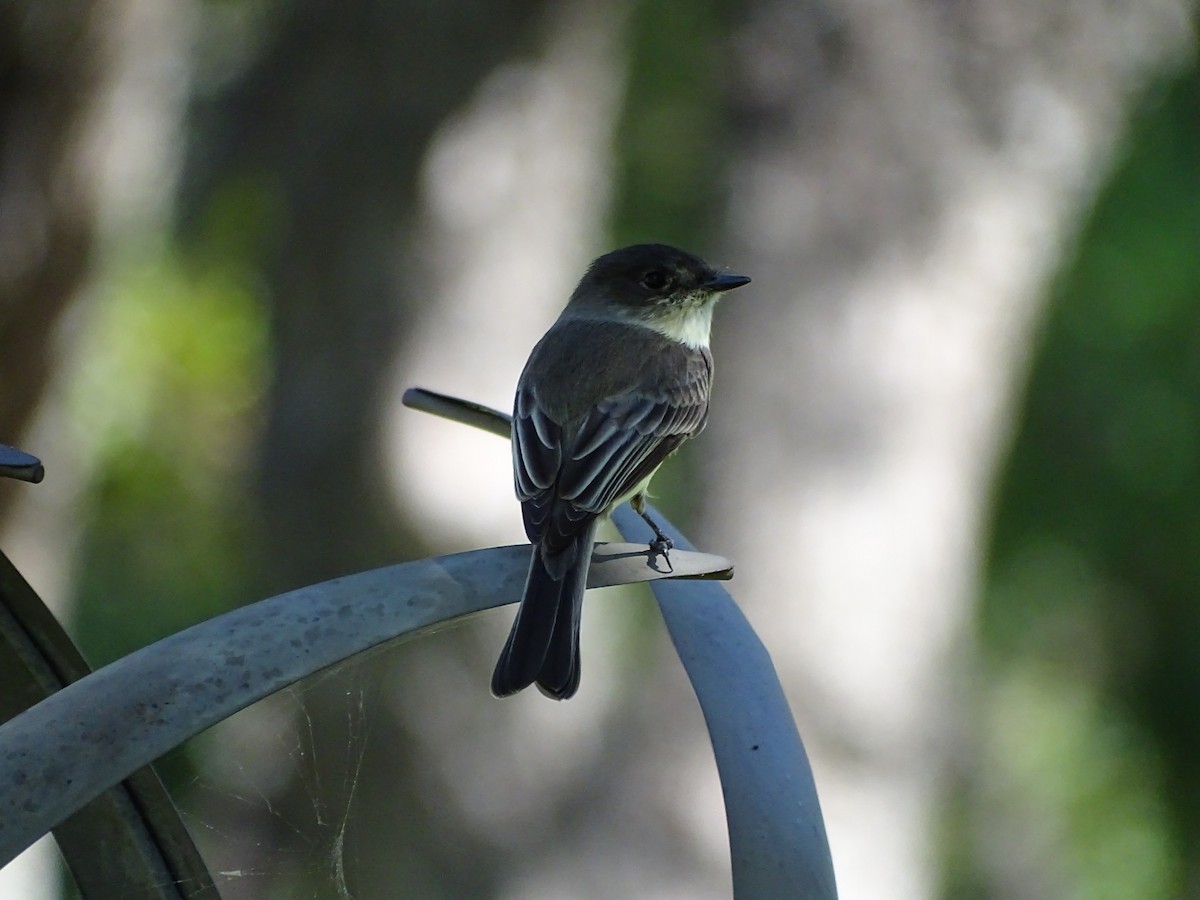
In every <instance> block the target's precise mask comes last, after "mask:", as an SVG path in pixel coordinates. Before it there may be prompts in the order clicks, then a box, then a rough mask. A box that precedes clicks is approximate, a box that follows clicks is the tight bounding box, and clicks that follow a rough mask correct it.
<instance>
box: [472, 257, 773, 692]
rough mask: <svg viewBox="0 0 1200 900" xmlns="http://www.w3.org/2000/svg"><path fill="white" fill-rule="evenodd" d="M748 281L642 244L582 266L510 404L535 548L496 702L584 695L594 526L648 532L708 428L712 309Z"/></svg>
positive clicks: (496, 676) (516, 462) (662, 548)
mask: <svg viewBox="0 0 1200 900" xmlns="http://www.w3.org/2000/svg"><path fill="white" fill-rule="evenodd" d="M749 282H750V279H749V278H748V277H746V276H744V275H733V274H729V273H726V272H723V271H719V270H718V269H715V268H713V267H712V266H710V265H709V264H708V263H706V262H704V261H703V260H702V259H700V258H699V257H697V256H695V255H693V254H691V253H688V252H686V251H684V250H680V249H678V248H676V247H670V246H667V245H665V244H636V245H633V246H630V247H624V248H622V249H619V250H614V251H612V252H611V253H607V254H605V255H603V256H601V257H599V258H598V259H596V260H595V261H593V262H592V264H591V265H590V266H589V267H588V269H587V271H586V273H585V274H584V275H583V277H582V279H580V281H579V284H578V286H577V287H576V288H575V290H574V292H573V293H572V294H571V297H570V299H569V301H568V302H567V305H566V307H565V308H564V309H563V311H562V313H561V315H559V317H558V319H557V320H556V321H555V322H554V324H553V325H552V326H551V327H550V329H549V331H547V332H546V334H545V335H544V336H543V337H542V339H541V340H540V341H539V342H538V343H537V345H536V346H535V347H534V348H533V351H532V352H531V353H530V355H529V360H528V362H526V364H525V368H524V370H523V371H522V373H521V377H520V379H519V380H518V383H517V390H516V397H515V398H514V401H513V417H512V456H513V481H514V485H515V488H516V494H517V499H518V500H519V501H520V503H521V514H522V519H523V522H524V525H525V533H526V535H527V537H528V538H529V541H530V543H531V544H532V545H533V550H532V553H531V556H530V561H529V570H528V574H527V575H526V579H525V588H524V594H523V597H522V600H521V603H520V606H519V607H518V609H517V615H516V618H515V619H514V620H513V624H512V628H511V631H510V632H509V635H508V640H507V641H506V643H505V645H504V649H503V650H502V651H501V653H500V658H499V660H498V661H497V663H496V668H495V671H494V672H493V674H492V682H491V689H492V694H493V695H494V696H496V697H507V696H510V695H512V694H515V693H517V692H518V691H521V690H523V689H524V688H526V687H529V686H530V685H531V684H536V685H537V687H538V689H539V690H540V691H541V692H542V693H543V694H545V695H546V696H547V697H551V698H553V699H557V700H566V699H568V698H570V697H572V696H574V695H575V693H576V692H577V691H578V689H579V680H580V662H579V626H580V620H581V616H582V606H583V594H584V591H585V589H586V587H587V573H588V566H589V563H590V561H591V554H592V545H593V541H594V540H595V535H596V529H597V526H598V525H599V523H600V522H601V521H602V520H603V519H604V518H605V517H606V516H607V515H608V514H609V513H610V512H611V511H612V510H613V509H615V508H616V507H617V506H619V505H620V504H621V503H623V502H625V501H626V500H628V501H630V504H631V506H632V507H633V508H634V510H636V511H637V512H638V513H639V514H640V515H641V516H642V518H643V519H645V520H646V522H647V524H648V525H649V526H650V527H651V529H652V530H653V531H654V534H655V539H654V541H653V542H652V543H651V544H650V545H649V549H650V551H651V552H652V553H655V552H656V553H660V554H662V555H663V557H664V559H666V560H667V562H668V564H669V555H668V554H669V551H670V549H671V542H670V539H669V538H667V536H666V535H664V534H663V532H662V531H661V529H659V527H658V525H657V524H656V523H655V522H654V521H653V519H651V518H650V516H648V515H647V514H646V511H645V503H646V489H647V486H648V484H649V482H650V479H651V477H652V476H653V475H654V473H655V472H656V471H657V470H658V468H659V466H660V465H662V463H663V461H664V460H665V459H666V458H667V457H669V456H670V455H671V454H672V453H674V452H675V451H676V450H677V449H678V448H679V446H680V445H681V444H682V443H683V442H684V441H686V440H688V439H689V438H692V437H695V436H696V435H697V434H699V433H700V432H701V431H702V430H703V429H704V426H705V423H706V422H707V420H708V400H709V393H710V391H711V388H712V378H713V358H712V353H711V351H710V350H709V333H710V330H711V326H712V316H713V308H714V306H715V305H716V302H717V300H718V299H719V298H720V297H722V296H723V295H724V294H725V293H726V292H728V291H731V290H733V289H734V288H738V287H741V286H742V285H745V284H748V283H749Z"/></svg>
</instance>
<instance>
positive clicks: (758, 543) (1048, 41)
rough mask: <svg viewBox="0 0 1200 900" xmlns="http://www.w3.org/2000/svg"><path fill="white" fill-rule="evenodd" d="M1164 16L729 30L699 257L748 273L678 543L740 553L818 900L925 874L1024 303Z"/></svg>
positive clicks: (1166, 35) (925, 887)
mask: <svg viewBox="0 0 1200 900" xmlns="http://www.w3.org/2000/svg"><path fill="white" fill-rule="evenodd" d="M1187 17H1188V13H1187V9H1186V8H1185V4H1183V3H1179V2H1170V0H1162V2H1151V3H1144V2H1140V0H1125V2H1120V3H1115V4H1114V3H1105V2H1099V0H1089V2H1084V3H1074V4H1069V5H1062V4H1043V3H1038V2H1026V0H1010V2H1005V3H994V2H968V3H958V4H945V3H928V2H912V0H910V2H900V3H891V4H884V5H880V4H877V3H868V2H862V0H847V2H844V3H838V4H824V3H809V2H778V0H764V2H758V3H751V4H749V5H748V6H747V8H746V20H745V24H744V26H743V27H742V28H740V29H739V30H738V32H737V33H736V35H735V36H734V39H733V41H732V46H733V51H734V53H735V54H736V57H737V61H738V63H739V65H740V79H739V83H738V84H737V85H735V86H734V87H733V90H732V97H733V100H734V105H735V109H736V116H737V120H738V125H739V127H738V129H737V134H738V136H739V138H740V141H741V146H740V149H739V152H738V154H737V157H736V160H735V162H734V167H733V177H732V198H733V199H732V207H731V208H732V213H731V217H730V220H729V222H728V239H727V241H726V247H727V249H728V254H727V258H728V260H729V261H730V262H731V263H734V264H735V265H736V266H737V269H738V271H742V270H744V271H746V272H748V273H749V274H751V275H752V276H753V277H754V279H755V282H754V286H753V287H751V288H750V289H748V293H747V294H746V295H745V296H744V297H738V298H737V299H735V300H731V301H730V302H729V305H728V308H726V309H723V310H722V318H721V319H720V321H719V322H718V326H717V338H716V340H717V346H716V355H717V358H718V365H719V369H720V376H719V378H718V383H717V388H716V396H715V399H714V406H713V410H714V413H713V417H712V424H711V426H710V432H711V433H710V435H708V436H706V443H707V446H708V448H709V450H710V451H711V452H710V453H709V455H708V456H707V461H708V466H707V473H708V477H707V478H706V479H705V490H706V492H707V497H708V500H709V507H708V510H707V514H708V518H707V520H706V521H707V522H709V523H710V524H709V529H708V530H709V534H708V536H707V540H706V541H705V544H706V546H710V547H714V548H719V549H720V550H721V552H726V553H728V554H729V555H730V556H732V557H733V558H735V559H736V560H737V561H738V577H737V580H736V582H735V591H736V593H737V595H738V596H739V598H741V599H743V600H744V601H745V602H746V605H747V607H748V612H749V614H750V616H751V618H752V620H753V621H754V622H755V623H756V624H757V625H758V626H759V628H760V630H761V631H762V633H763V634H764V635H766V637H767V643H768V646H769V647H770V649H771V650H772V652H773V653H774V654H775V658H776V661H777V663H778V665H779V668H780V671H781V674H782V675H783V677H784V678H785V680H786V682H787V684H788V685H789V689H790V694H791V697H792V701H793V704H794V706H795V709H796V711H797V714H798V718H799V721H800V725H801V731H802V733H803V734H804V735H805V737H806V739H807V740H808V746H809V749H810V751H812V752H813V753H814V768H815V773H816V777H817V783H818V785H819V786H820V788H821V789H822V798H823V803H824V808H825V812H826V817H827V821H828V825H829V834H830V840H831V844H832V847H833V854H834V862H835V865H836V868H837V871H838V879H839V886H840V888H841V892H842V893H841V895H842V896H843V897H844V898H846V900H857V898H875V897H889V898H923V897H930V896H934V895H935V894H936V893H937V891H938V869H937V865H936V860H937V853H938V844H937V842H936V838H935V834H936V827H937V824H938V815H939V802H940V801H941V799H942V798H943V797H944V796H945V795H946V794H947V792H949V791H950V790H951V789H952V788H953V785H954V776H953V773H954V771H955V767H956V766H957V765H959V764H960V763H961V762H962V761H963V759H964V758H965V756H964V751H965V750H966V748H965V747H964V746H963V743H962V739H963V738H964V736H965V733H966V731H967V730H968V729H969V727H970V719H971V703H972V686H971V683H970V681H969V678H968V673H969V671H970V669H969V667H968V666H967V665H966V663H967V662H968V661H969V658H970V657H971V655H972V628H971V607H972V597H973V594H974V592H975V590H976V588H977V584H976V581H977V577H978V573H979V566H980V563H981V560H980V549H981V547H982V546H983V543H982V542H983V540H984V538H985V534H984V528H985V521H986V514H987V507H988V501H989V496H988V492H989V487H990V484H991V480H992V477H993V474H994V471H995V468H996V464H997V461H998V459H999V458H1000V457H1001V455H1002V454H1003V453H1004V451H1005V449H1006V446H1007V442H1008V440H1009V432H1010V428H1011V416H1012V407H1013V404H1014V402H1015V397H1016V392H1017V391H1018V390H1019V388H1020V386H1021V384H1022V380H1023V378H1024V369H1025V362H1026V357H1027V355H1028V353H1029V350H1030V347H1031V345H1032V344H1033V342H1034V339H1035V330H1036V324H1037V321H1038V315H1039V302H1040V300H1041V298H1042V296H1043V295H1044V290H1045V282H1046V279H1047V277H1048V276H1049V275H1050V274H1051V271H1052V268H1053V266H1054V265H1055V264H1056V261H1057V259H1058V258H1059V254H1060V253H1061V252H1062V250H1063V247H1064V245H1066V244H1069V242H1070V239H1071V233H1072V228H1073V226H1074V225H1075V223H1076V221H1077V218H1078V216H1079V215H1080V212H1081V210H1082V208H1083V207H1084V206H1085V205H1086V204H1087V203H1088V201H1089V198H1090V196H1091V192H1092V189H1093V187H1094V185H1095V183H1096V181H1097V179H1098V178H1099V177H1101V175H1102V174H1103V172H1104V171H1105V168H1106V165H1107V162H1108V160H1109V158H1110V156H1111V153H1112V151H1113V147H1114V142H1115V140H1116V139H1117V137H1118V136H1119V134H1120V130H1121V126H1122V123H1123V121H1124V118H1125V116H1126V115H1127V110H1128V107H1129V105H1130V103H1131V102H1132V100H1133V98H1134V97H1135V96H1136V94H1137V91H1138V90H1139V88H1140V87H1141V86H1142V85H1143V84H1144V82H1145V80H1146V77H1147V74H1148V73H1150V72H1152V71H1155V70H1158V69H1160V68H1161V67H1163V66H1165V65H1167V64H1170V63H1171V62H1172V60H1174V59H1175V58H1176V57H1177V55H1178V53H1179V51H1180V49H1181V45H1182V43H1183V41H1184V40H1185V39H1186V38H1185V36H1186V35H1187V34H1188V31H1189V29H1188V27H1187V24H1188V18H1187ZM985 840H986V836H985ZM992 887H993V888H994V891H995V894H996V895H997V896H1004V895H1005V894H1006V892H1007V891H1006V887H1007V885H1005V884H1004V883H1003V878H1002V876H999V877H998V878H997V881H996V883H995V884H994V885H993V886H992Z"/></svg>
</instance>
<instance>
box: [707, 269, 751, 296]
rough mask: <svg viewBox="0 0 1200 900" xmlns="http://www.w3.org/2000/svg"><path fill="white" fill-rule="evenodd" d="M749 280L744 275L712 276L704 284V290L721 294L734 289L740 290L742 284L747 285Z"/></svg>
mask: <svg viewBox="0 0 1200 900" xmlns="http://www.w3.org/2000/svg"><path fill="white" fill-rule="evenodd" d="M749 283H750V279H749V278H747V277H746V276H745V275H726V274H724V273H722V274H720V275H714V276H713V277H712V278H710V279H708V281H706V282H704V288H705V290H709V291H712V292H713V293H723V292H724V291H732V290H733V289H734V288H740V287H741V286H742V285H743V284H749Z"/></svg>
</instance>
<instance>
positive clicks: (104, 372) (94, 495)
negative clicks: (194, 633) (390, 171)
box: [71, 248, 268, 665]
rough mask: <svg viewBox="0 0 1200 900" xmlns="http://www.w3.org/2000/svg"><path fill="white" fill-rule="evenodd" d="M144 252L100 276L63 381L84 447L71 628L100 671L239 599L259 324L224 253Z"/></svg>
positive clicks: (258, 392)
mask: <svg viewBox="0 0 1200 900" xmlns="http://www.w3.org/2000/svg"><path fill="white" fill-rule="evenodd" d="M212 259H213V260H220V262H215V261H210V262H201V261H198V260H195V259H185V258H183V257H182V256H180V255H179V254H177V253H174V252H172V251H171V250H169V249H163V248H146V249H145V251H144V252H143V253H142V254H139V255H137V256H136V257H135V258H132V259H128V260H125V261H122V262H118V263H115V264H114V265H113V266H112V267H111V270H110V272H109V273H108V276H107V277H106V278H105V279H103V281H102V286H101V292H102V296H101V297H100V299H99V301H98V303H97V305H96V310H95V315H94V317H93V320H92V322H91V323H90V329H89V334H88V338H87V340H86V341H85V346H84V348H83V350H82V363H81V367H82V371H81V373H80V377H78V378H77V379H76V380H75V396H74V397H73V398H72V401H71V402H72V406H73V408H74V411H75V412H74V414H73V418H74V419H75V420H76V421H77V422H78V423H79V432H80V435H79V436H80V439H81V440H86V441H87V442H88V443H89V444H91V445H92V447H93V450H92V453H91V461H92V464H93V465H94V467H95V470H94V471H95V473H96V475H95V477H94V478H93V480H92V481H91V482H90V483H89V485H88V490H89V495H88V496H87V497H86V505H85V513H84V517H83V518H84V521H83V523H82V524H83V532H82V546H81V548H80V554H79V557H78V562H77V572H78V577H77V580H76V590H77V610H78V612H77V618H76V630H77V632H78V634H79V640H80V643H81V646H82V648H83V650H84V652H85V654H86V655H87V657H88V658H89V661H90V662H91V663H92V664H93V665H102V664H104V663H106V662H108V661H110V660H112V659H115V658H117V657H119V656H122V655H124V654H126V653H129V652H131V651H133V650H135V649H137V648H138V647H141V646H143V645H145V644H148V643H150V642H152V641H154V640H157V639H159V638H161V637H164V636H166V635H168V634H170V633H172V632H174V631H177V630H179V629H181V628H184V627H186V626H188V625H190V624H192V623H194V622H197V621H199V620H201V619H204V618H207V617H209V616H212V615H215V614H217V613H218V612H221V611H222V610H224V609H227V608H229V607H230V605H231V604H233V603H235V602H237V601H238V599H244V600H250V599H256V598H253V597H251V596H247V594H246V592H247V589H248V584H253V582H254V579H253V578H251V577H250V573H251V571H252V569H251V566H250V563H251V557H252V547H253V544H254V541H253V540H252V538H251V532H252V529H251V523H250V521H249V519H248V516H249V512H250V510H251V509H252V505H251V504H250V502H249V501H248V500H247V498H246V490H245V482H246V476H247V472H246V466H247V464H248V461H249V460H250V459H252V458H253V454H252V452H251V448H252V446H253V443H254V440H255V435H256V429H257V427H258V416H259V404H260V400H261V397H262V394H263V390H264V385H265V379H266V377H267V362H268V357H267V352H266V350H267V348H266V334H267V331H266V324H265V321H264V314H263V311H262V306H261V303H260V302H259V298H258V297H257V296H256V295H255V292H254V290H253V289H252V287H251V283H250V281H249V279H248V278H247V276H246V273H245V272H244V271H242V270H240V269H239V267H238V264H237V262H236V260H237V256H230V255H217V256H214V257H212Z"/></svg>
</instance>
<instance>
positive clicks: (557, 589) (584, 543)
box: [492, 524, 596, 700]
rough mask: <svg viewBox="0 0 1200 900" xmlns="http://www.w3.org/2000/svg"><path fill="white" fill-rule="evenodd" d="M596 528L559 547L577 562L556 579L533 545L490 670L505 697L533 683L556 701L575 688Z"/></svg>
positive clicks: (495, 690)
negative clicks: (512, 612)
mask: <svg viewBox="0 0 1200 900" xmlns="http://www.w3.org/2000/svg"><path fill="white" fill-rule="evenodd" d="M595 531H596V526H595V524H592V525H591V526H590V527H588V528H586V529H585V530H584V531H583V533H581V534H580V535H578V536H577V537H576V538H575V540H574V542H573V544H572V546H571V548H570V549H568V550H564V551H563V552H564V553H573V554H574V556H575V562H574V563H572V564H570V565H568V566H566V567H565V569H563V570H562V571H561V578H560V579H558V580H556V579H555V578H554V576H553V575H552V574H551V573H550V572H549V571H548V570H547V568H546V564H545V562H544V561H543V559H542V554H541V552H540V550H538V549H537V548H535V549H534V551H533V558H532V559H531V560H530V563H529V575H528V576H527V577H526V580H525V596H524V597H523V598H522V600H521V606H520V608H519V609H518V610H517V618H516V620H515V621H514V622H513V626H512V631H510V632H509V634H508V642H507V643H506V644H505V645H504V649H503V650H502V651H501V652H500V659H499V661H497V663H496V670H495V671H494V672H493V673H492V693H493V694H494V695H495V696H497V697H507V696H509V695H511V694H515V693H516V692H517V691H519V690H522V689H523V688H527V687H529V685H531V684H533V683H534V682H537V685H538V689H539V690H541V692H542V693H543V694H545V695H546V696H548V697H554V698H555V699H558V700H566V699H568V698H569V697H572V696H574V695H575V692H576V691H577V690H578V689H579V621H580V614H581V612H582V609H583V592H584V591H585V590H586V589H587V573H588V565H589V563H590V562H591V557H592V538H593V536H594V534H595ZM556 568H557V567H556ZM556 574H557V573H556Z"/></svg>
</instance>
